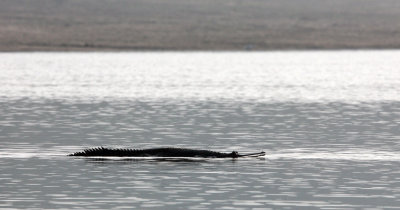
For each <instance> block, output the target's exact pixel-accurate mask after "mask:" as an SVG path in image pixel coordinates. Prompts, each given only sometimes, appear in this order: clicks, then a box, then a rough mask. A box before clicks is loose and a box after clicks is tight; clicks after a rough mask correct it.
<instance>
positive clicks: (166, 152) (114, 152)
mask: <svg viewBox="0 0 400 210" xmlns="http://www.w3.org/2000/svg"><path fill="white" fill-rule="evenodd" d="M263 155H265V152H259V153H251V154H244V155H240V154H239V153H238V152H236V151H233V152H231V153H222V152H214V151H210V150H197V149H185V148H173V147H164V148H153V149H112V148H104V147H97V148H92V149H85V150H84V151H83V152H75V153H73V154H70V155H69V156H108V157H111V156H114V157H203V158H238V157H258V156H263Z"/></svg>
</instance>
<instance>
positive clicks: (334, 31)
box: [0, 0, 400, 52]
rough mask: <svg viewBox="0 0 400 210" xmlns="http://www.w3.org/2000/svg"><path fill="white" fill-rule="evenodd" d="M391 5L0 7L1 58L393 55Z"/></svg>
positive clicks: (57, 2) (398, 44) (175, 1)
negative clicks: (59, 54)
mask: <svg viewBox="0 0 400 210" xmlns="http://www.w3.org/2000/svg"><path fill="white" fill-rule="evenodd" d="M398 20H400V4H399V2H398V0H380V1H376V0H364V1H362V2H361V1H359V0H335V1H320V0H269V1H263V0H247V1H245V2H243V1H241V0H230V1H215V0H202V1H196V0H168V1H162V0H118V1H108V0H107V1H106V0H80V1H73V0H34V1H32V0H2V1H0V52H32V51H289V50H363V49H400V21H398Z"/></svg>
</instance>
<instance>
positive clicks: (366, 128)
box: [0, 51, 400, 209]
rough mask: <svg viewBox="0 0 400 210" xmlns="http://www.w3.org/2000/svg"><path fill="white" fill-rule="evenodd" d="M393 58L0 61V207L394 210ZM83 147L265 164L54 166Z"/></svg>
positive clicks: (398, 107)
mask: <svg viewBox="0 0 400 210" xmlns="http://www.w3.org/2000/svg"><path fill="white" fill-rule="evenodd" d="M399 56H400V51H332V52H329V51H328V52H260V53H229V52H226V53H203V52H199V53H169V52H163V53H162V52H160V53H159V52H149V53H10V54H8V53H2V54H1V56H0V116H1V117H0V142H1V145H2V147H1V148H0V169H1V173H0V208H48V209H57V208H67V209H71V208H79V209H82V208H95V209H109V208H150V209H251V208H254V209H283V208H285V209H366V208H373V209H391V208H392V209H397V208H399V206H400V192H399V191H400V182H399V179H398V177H399V175H400V174H399V173H400V172H399V170H398V168H399V166H400V155H399V153H398V151H399V149H400V143H399V140H400V129H398V128H399V124H400V70H399V69H398V68H397V67H398V66H400V65H399V64H400V60H398V57H399ZM93 146H110V147H129V148H133V147H137V148H150V147H156V146H178V147H189V148H198V149H211V150H216V151H221V152H230V151H232V150H237V151H239V152H241V153H246V152H258V151H261V150H263V151H265V152H267V155H266V156H265V158H259V159H256V158H248V159H239V160H231V159H222V160H220V159H219V160H215V159H201V160H189V161H156V160H151V159H145V160H135V159H130V160H125V159H107V160H98V159H85V158H71V157H67V156H66V155H67V154H69V153H72V152H76V151H80V150H82V149H85V148H89V147H93Z"/></svg>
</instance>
